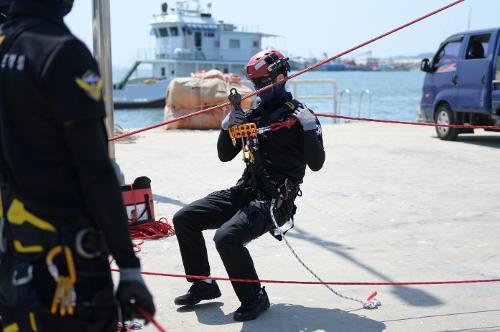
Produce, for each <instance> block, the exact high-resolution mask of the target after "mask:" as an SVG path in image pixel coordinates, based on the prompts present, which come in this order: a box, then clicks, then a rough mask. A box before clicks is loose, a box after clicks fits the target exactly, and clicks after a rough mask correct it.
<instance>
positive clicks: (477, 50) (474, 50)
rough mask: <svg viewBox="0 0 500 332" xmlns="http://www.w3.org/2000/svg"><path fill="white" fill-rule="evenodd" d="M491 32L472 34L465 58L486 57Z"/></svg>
mask: <svg viewBox="0 0 500 332" xmlns="http://www.w3.org/2000/svg"><path fill="white" fill-rule="evenodd" d="M490 37H491V35H490V34H486V35H477V36H471V37H470V39H469V45H468V46H467V52H466V56H465V58H466V59H467V60H474V59H485V58H486V57H487V55H488V47H489V46H490Z"/></svg>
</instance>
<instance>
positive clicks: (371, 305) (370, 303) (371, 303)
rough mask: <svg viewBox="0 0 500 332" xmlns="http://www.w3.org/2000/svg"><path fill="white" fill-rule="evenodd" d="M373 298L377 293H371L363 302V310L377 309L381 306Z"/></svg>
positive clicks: (378, 301)
mask: <svg viewBox="0 0 500 332" xmlns="http://www.w3.org/2000/svg"><path fill="white" fill-rule="evenodd" d="M375 296H377V291H375V292H373V293H371V294H370V296H368V298H367V299H366V301H363V309H378V307H380V306H381V305H382V302H380V300H379V299H377V298H376V297H375Z"/></svg>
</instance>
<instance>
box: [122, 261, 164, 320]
mask: <svg viewBox="0 0 500 332" xmlns="http://www.w3.org/2000/svg"><path fill="white" fill-rule="evenodd" d="M116 299H117V300H118V304H119V305H120V308H121V313H122V320H123V321H129V320H132V319H134V318H139V319H145V318H144V317H143V316H142V315H141V314H140V313H139V312H138V311H137V308H136V306H137V307H140V308H141V309H143V310H144V311H146V312H147V313H149V314H150V315H151V316H154V314H155V311H156V310H155V305H154V303H153V296H152V295H151V293H150V292H149V290H148V288H147V287H146V284H145V283H144V280H143V279H142V276H141V274H140V269H138V268H137V269H136V268H133V269H121V270H120V283H119V284H118V290H117V291H116ZM146 323H147V322H146Z"/></svg>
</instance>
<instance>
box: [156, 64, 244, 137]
mask: <svg viewBox="0 0 500 332" xmlns="http://www.w3.org/2000/svg"><path fill="white" fill-rule="evenodd" d="M232 88H236V89H237V90H238V92H239V93H240V94H241V95H242V96H244V95H247V94H249V93H251V92H252V90H251V89H250V88H249V87H248V86H245V85H243V84H242V83H241V82H240V77H239V76H237V75H234V74H223V73H222V72H220V71H218V70H210V71H208V72H200V73H196V74H192V75H191V77H183V78H176V79H173V80H172V81H171V82H170V84H169V86H168V90H167V97H166V98H167V102H166V106H165V112H164V114H165V121H169V120H172V119H176V118H178V117H181V116H183V115H187V114H191V113H193V112H196V111H200V110H202V109H205V108H208V107H212V106H215V105H219V104H222V103H225V102H226V101H227V96H228V95H229V91H230V90H231V89H232ZM252 100H253V99H252V98H249V99H246V100H243V101H242V103H241V106H242V108H243V109H248V108H250V107H251V105H252ZM229 111H230V107H225V108H223V109H220V110H215V111H210V112H207V113H204V114H201V115H197V116H194V117H191V118H188V119H185V120H182V121H179V122H175V123H172V124H169V125H167V126H166V129H182V128H187V129H219V128H220V123H221V121H222V119H223V118H224V116H226V114H227V113H228V112H229Z"/></svg>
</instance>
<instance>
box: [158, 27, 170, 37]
mask: <svg viewBox="0 0 500 332" xmlns="http://www.w3.org/2000/svg"><path fill="white" fill-rule="evenodd" d="M158 34H159V35H160V37H168V30H167V28H159V29H158Z"/></svg>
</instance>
